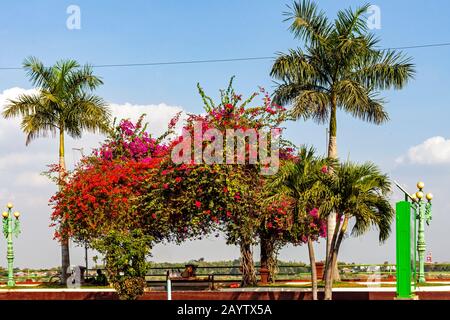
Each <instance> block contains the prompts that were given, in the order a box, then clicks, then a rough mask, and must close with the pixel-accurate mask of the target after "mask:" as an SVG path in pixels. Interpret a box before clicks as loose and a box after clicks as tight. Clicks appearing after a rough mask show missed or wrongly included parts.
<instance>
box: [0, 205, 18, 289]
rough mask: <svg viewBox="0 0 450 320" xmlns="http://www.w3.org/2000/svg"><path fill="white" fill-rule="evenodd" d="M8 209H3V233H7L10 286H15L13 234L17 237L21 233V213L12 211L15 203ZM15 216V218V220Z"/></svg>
mask: <svg viewBox="0 0 450 320" xmlns="http://www.w3.org/2000/svg"><path fill="white" fill-rule="evenodd" d="M6 207H7V208H8V211H3V213H2V216H3V234H4V235H5V237H6V239H7V242H8V247H7V254H6V257H7V259H8V287H14V286H15V285H16V283H15V282H14V249H13V235H15V236H16V237H17V236H18V235H19V233H20V226H19V216H20V213H19V212H17V211H15V212H14V213H12V208H13V204H12V203H8V204H7V206H6ZM13 216H14V218H15V220H14V222H13Z"/></svg>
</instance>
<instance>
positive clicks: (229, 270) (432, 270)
mask: <svg viewBox="0 0 450 320" xmlns="http://www.w3.org/2000/svg"><path fill="white" fill-rule="evenodd" d="M338 268H339V271H340V272H339V273H340V276H341V279H342V280H351V279H358V278H365V277H368V276H370V275H374V274H377V275H380V276H381V278H389V277H391V278H392V277H395V274H396V270H395V264H340V265H339V266H338ZM97 269H99V268H95V269H90V270H89V271H88V274H87V276H88V277H94V276H95V275H96V270H97ZM100 269H102V270H103V268H100ZM184 269H185V265H184V264H177V265H175V264H168V265H167V266H158V267H151V268H150V269H149V271H148V273H147V276H146V279H147V280H148V281H163V280H165V279H166V273H167V270H173V271H178V272H179V273H180V274H181V273H182V272H183V271H184ZM255 269H256V272H257V274H259V265H258V264H257V265H255ZM103 272H105V270H103ZM425 272H426V276H427V277H435V278H447V279H449V278H450V265H449V264H427V265H426V266H425ZM196 275H197V276H208V275H214V278H215V279H216V281H238V280H239V279H240V277H241V271H240V267H239V265H233V266H225V265H223V266H197V267H196ZM309 278H310V267H309V266H308V265H305V264H281V265H279V266H278V269H277V273H276V279H277V280H279V281H284V280H309ZM15 279H16V281H18V282H24V281H26V280H28V279H31V280H32V281H33V282H58V280H59V272H58V271H55V270H48V271H45V270H42V271H40V272H30V273H25V274H20V275H17V273H16V276H15ZM6 280H7V275H6V274H5V273H2V274H0V282H5V281H6Z"/></svg>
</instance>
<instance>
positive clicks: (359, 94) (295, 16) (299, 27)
mask: <svg viewBox="0 0 450 320" xmlns="http://www.w3.org/2000/svg"><path fill="white" fill-rule="evenodd" d="M368 7H369V5H364V6H362V7H360V8H357V9H356V10H354V11H353V10H352V9H351V8H350V9H347V10H341V11H339V12H338V13H337V18H336V19H335V20H334V22H332V21H330V20H329V19H328V18H327V17H326V16H325V13H324V12H323V11H319V9H318V8H317V5H316V4H315V3H314V2H312V1H309V0H302V1H300V0H299V1H298V2H294V3H293V5H292V6H289V9H290V11H289V12H286V13H285V16H286V19H285V21H290V22H291V25H290V31H291V32H292V33H293V34H294V36H295V37H296V38H299V39H300V40H302V41H304V49H300V48H298V49H295V50H290V51H289V53H286V54H280V55H279V56H278V58H277V59H276V61H275V63H274V65H273V67H272V70H271V76H272V77H274V78H275V79H277V80H278V81H279V83H278V84H277V88H276V91H275V92H274V101H275V102H276V103H279V104H282V105H286V104H291V105H292V108H291V110H290V113H291V115H292V117H293V119H299V118H304V119H305V120H306V119H313V120H315V121H316V122H318V123H324V122H327V121H328V122H329V140H328V141H329V143H328V157H330V158H334V159H336V158H337V142H336V134H337V123H336V114H337V110H338V109H339V110H342V111H344V112H346V113H350V114H351V115H353V116H354V117H356V118H359V119H361V120H364V121H368V122H371V123H374V124H382V123H384V122H386V121H387V120H388V119H389V118H388V114H387V112H386V111H385V109H384V101H383V99H382V98H380V97H379V95H378V92H377V90H386V89H391V88H394V89H401V88H403V87H404V86H405V85H406V84H407V82H408V80H410V79H411V78H412V77H413V76H414V73H415V71H414V65H413V64H412V63H411V59H410V58H408V57H406V56H405V55H404V54H402V53H401V52H397V51H394V50H380V49H378V48H377V44H378V42H379V40H378V39H377V38H375V36H374V35H373V34H372V33H370V32H369V30H368V27H367V23H366V21H365V19H364V16H363V15H364V13H365V12H366V11H367V9H368ZM335 221H336V215H335V214H330V216H329V219H328V235H332V234H333V232H334V229H335ZM330 246H331V237H328V239H327V257H328V254H329V251H330Z"/></svg>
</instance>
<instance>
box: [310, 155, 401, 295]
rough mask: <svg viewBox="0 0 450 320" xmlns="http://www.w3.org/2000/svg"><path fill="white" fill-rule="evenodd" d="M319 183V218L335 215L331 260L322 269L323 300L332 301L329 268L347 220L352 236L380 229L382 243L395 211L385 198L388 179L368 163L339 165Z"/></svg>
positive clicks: (335, 254)
mask: <svg viewBox="0 0 450 320" xmlns="http://www.w3.org/2000/svg"><path fill="white" fill-rule="evenodd" d="M322 184H323V186H325V189H326V193H327V194H328V195H327V196H325V197H323V198H322V199H324V201H323V202H322V203H321V206H320V209H319V213H320V215H321V216H327V215H329V214H330V213H331V212H336V213H337V222H336V228H335V231H334V233H333V235H332V237H331V239H332V240H331V247H330V259H327V261H326V266H325V299H327V300H328V299H331V298H332V285H333V275H332V270H333V269H332V266H333V265H335V264H336V261H337V257H338V254H339V248H340V246H341V243H342V240H343V238H344V235H345V234H346V232H347V228H348V224H349V221H350V220H351V219H353V220H354V226H353V229H352V231H351V234H352V235H354V236H360V235H362V234H364V233H365V232H367V231H368V230H369V229H370V228H371V227H372V226H375V227H376V228H377V229H378V230H379V240H380V242H384V241H385V240H386V239H387V238H388V236H389V233H390V230H391V227H390V224H391V222H392V219H393V217H394V210H393V208H392V207H391V205H390V203H389V199H388V197H387V195H388V194H389V192H390V190H391V183H390V181H389V178H388V177H387V175H385V174H382V173H381V172H380V170H379V169H378V167H377V166H375V165H374V164H372V163H370V162H369V163H365V164H362V165H358V164H353V163H350V162H347V163H344V164H340V165H338V166H336V167H335V170H334V171H333V172H331V174H329V175H325V176H323V177H322Z"/></svg>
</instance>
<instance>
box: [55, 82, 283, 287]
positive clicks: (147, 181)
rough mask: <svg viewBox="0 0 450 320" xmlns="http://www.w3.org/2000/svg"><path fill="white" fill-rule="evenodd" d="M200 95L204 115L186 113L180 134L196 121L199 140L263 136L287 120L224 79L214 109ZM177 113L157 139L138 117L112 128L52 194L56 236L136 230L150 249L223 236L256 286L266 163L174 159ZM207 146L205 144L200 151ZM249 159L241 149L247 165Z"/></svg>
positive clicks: (91, 237)
mask: <svg viewBox="0 0 450 320" xmlns="http://www.w3.org/2000/svg"><path fill="white" fill-rule="evenodd" d="M199 92H200V95H201V97H202V99H203V101H204V104H205V113H204V114H202V115H189V117H188V119H187V120H186V122H185V123H184V126H183V130H184V133H186V132H188V133H190V134H192V136H193V134H194V131H195V130H194V125H195V123H196V122H199V121H200V122H201V124H202V131H201V134H202V135H203V133H205V132H206V130H208V129H209V128H216V129H218V130H219V131H221V132H224V131H225V130H226V129H242V130H246V129H256V130H260V129H262V130H265V132H268V131H269V130H270V129H271V128H274V127H277V126H279V125H280V124H281V123H282V122H283V121H284V120H285V112H284V111H285V110H284V108H282V107H280V106H277V105H275V104H273V103H272V101H271V99H270V97H269V95H268V93H267V92H265V91H264V90H263V89H261V90H260V92H258V93H254V94H252V95H251V96H250V98H248V99H247V100H242V97H241V96H240V95H237V94H235V92H234V90H233V88H232V81H230V84H229V86H228V88H227V89H226V90H223V91H221V99H220V102H219V103H218V104H217V105H216V104H214V103H213V100H212V99H211V98H209V97H208V96H206V95H205V93H204V92H203V90H202V89H201V88H200V87H199ZM257 95H262V102H261V104H260V105H259V106H256V107H255V106H252V107H250V106H249V105H250V104H251V103H253V99H254V98H255V97H256V96H257ZM178 116H179V115H178ZM178 116H177V117H175V118H174V119H172V120H171V121H170V123H169V126H168V127H169V129H168V131H167V132H166V133H165V134H164V135H163V136H161V137H159V138H157V139H155V138H153V137H152V136H151V135H149V134H148V133H147V130H146V126H145V125H143V119H142V118H141V119H140V120H139V121H138V122H137V123H132V122H130V121H129V120H122V121H120V122H119V124H118V125H117V126H114V127H113V128H112V130H111V132H110V134H109V136H108V138H107V139H106V141H105V142H104V143H103V144H102V145H101V146H100V147H99V148H98V149H97V150H95V151H94V152H93V153H92V154H91V155H90V156H88V157H85V158H83V159H82V161H81V163H80V165H79V166H78V167H77V168H76V169H75V170H74V171H73V172H71V173H69V174H68V176H67V177H65V179H64V181H62V182H61V184H62V186H61V189H60V191H59V192H58V193H56V194H55V196H54V197H52V199H51V204H52V206H53V214H52V221H53V224H54V226H55V227H56V229H57V231H56V234H55V235H56V237H57V238H63V237H71V238H72V239H74V240H75V241H80V242H90V243H99V242H98V240H100V241H101V240H104V239H106V237H108V235H110V234H111V233H114V232H119V233H121V234H127V233H130V232H131V231H132V230H141V231H142V233H143V234H144V235H146V236H149V237H150V238H151V239H152V240H151V243H150V244H149V248H151V247H152V246H153V244H155V243H158V242H161V241H175V242H181V241H184V240H186V239H194V238H202V237H204V236H207V235H210V234H212V233H215V234H218V233H219V232H223V233H224V234H225V237H226V240H227V242H228V243H229V244H234V245H238V246H240V248H241V259H242V272H243V282H242V283H243V285H248V284H255V283H256V276H255V270H254V265H253V257H252V251H251V247H252V245H254V244H255V243H256V241H257V238H258V233H257V231H258V227H259V225H260V224H261V219H263V217H264V212H265V211H264V210H266V208H265V207H264V206H262V196H263V193H262V189H263V185H264V183H265V180H266V177H264V176H262V175H261V168H262V167H265V166H267V164H265V163H262V162H261V161H259V159H258V160H257V161H256V162H255V163H251V164H250V163H248V161H247V162H246V164H226V163H215V164H206V163H204V162H203V163H196V162H195V161H193V160H194V159H193V158H190V159H189V160H188V161H184V162H182V163H180V162H174V161H172V156H173V151H174V150H176V148H177V146H179V145H180V144H181V143H183V139H184V134H183V135H182V136H178V137H177V136H175V137H173V133H174V126H175V124H176V123H177V121H178ZM259 132H263V131H259ZM171 134H172V139H168V137H169V136H170V135H171ZM258 134H259V133H258ZM212 142H213V141H203V143H202V148H206V147H208V145H210V144H211V143H212ZM223 143H224V145H225V144H226V141H225V140H224V141H223ZM281 146H282V147H281V150H280V158H282V159H288V158H289V157H290V156H291V154H292V148H291V147H289V146H285V145H284V143H282V145H281ZM191 148H192V149H194V143H192V145H191ZM249 154H250V149H249V147H248V145H247V148H246V149H245V159H246V160H248V159H249ZM102 248H103V250H104V246H103V247H102Z"/></svg>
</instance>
